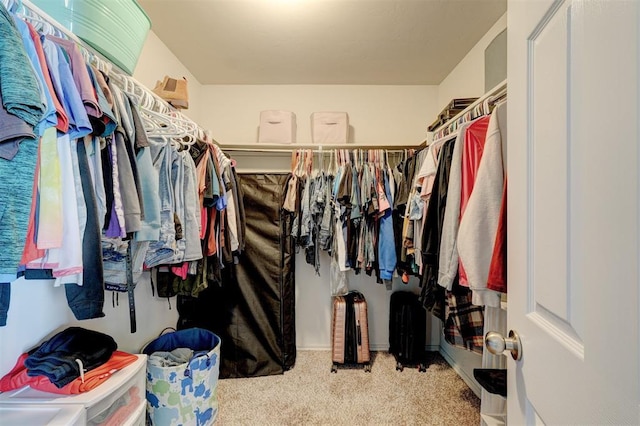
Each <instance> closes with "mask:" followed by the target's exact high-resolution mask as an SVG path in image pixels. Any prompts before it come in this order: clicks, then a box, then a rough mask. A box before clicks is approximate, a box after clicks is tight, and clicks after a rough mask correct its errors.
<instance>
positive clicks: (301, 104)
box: [200, 85, 438, 145]
mask: <svg viewBox="0 0 640 426" xmlns="http://www.w3.org/2000/svg"><path fill="white" fill-rule="evenodd" d="M437 90H438V89H437V87H436V86H349V85H343V86H334V85H255V86H252V85H225V86H218V85H209V86H204V87H203V91H202V95H201V98H200V101H201V103H202V105H201V106H202V113H201V114H200V122H201V124H202V125H203V126H204V127H206V128H208V129H210V130H211V131H212V133H213V137H214V139H216V140H217V141H218V142H220V143H221V144H253V143H256V142H257V140H258V124H259V120H260V111H263V110H272V109H280V110H287V111H293V112H294V113H295V114H296V121H297V128H298V131H297V143H299V144H309V143H311V126H310V116H311V113H312V112H316V111H346V112H347V113H348V114H349V123H350V125H351V126H352V132H351V138H350V139H351V142H353V143H356V144H360V145H418V144H420V142H421V141H422V140H424V139H425V138H426V129H427V125H428V123H427V121H428V120H429V117H434V116H435V115H436V114H437Z"/></svg>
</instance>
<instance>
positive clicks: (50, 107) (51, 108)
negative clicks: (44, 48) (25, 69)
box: [13, 16, 58, 136]
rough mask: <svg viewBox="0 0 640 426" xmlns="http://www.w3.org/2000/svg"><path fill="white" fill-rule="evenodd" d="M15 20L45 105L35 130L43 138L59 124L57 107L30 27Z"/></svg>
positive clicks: (17, 19)
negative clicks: (45, 133)
mask: <svg viewBox="0 0 640 426" xmlns="http://www.w3.org/2000/svg"><path fill="white" fill-rule="evenodd" d="M13 20H14V22H15V23H16V27H17V28H18V31H20V35H21V36H22V43H23V44H24V47H25V50H26V51H27V56H28V57H29V61H30V62H31V66H32V67H33V71H34V72H35V75H36V80H37V81H38V86H40V95H41V97H42V103H43V104H44V105H45V113H44V116H43V117H42V120H40V122H39V123H38V124H37V125H36V127H35V129H34V131H35V133H36V135H38V136H42V134H43V133H44V131H45V129H47V128H49V127H55V126H56V125H57V124H58V116H57V115H56V106H55V104H54V103H53V98H52V97H51V93H49V88H48V87H47V83H46V81H45V79H44V75H43V74H42V66H41V65H40V60H39V59H38V53H37V52H36V47H35V45H34V44H33V39H32V38H31V33H30V32H29V26H28V25H27V24H26V22H24V21H23V20H22V19H20V18H18V17H16V16H13Z"/></svg>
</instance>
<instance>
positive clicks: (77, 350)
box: [24, 327, 118, 388]
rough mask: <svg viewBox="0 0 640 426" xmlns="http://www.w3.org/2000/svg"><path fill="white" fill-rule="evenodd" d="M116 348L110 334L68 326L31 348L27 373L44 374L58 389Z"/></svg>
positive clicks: (109, 355) (106, 356)
mask: <svg viewBox="0 0 640 426" xmlns="http://www.w3.org/2000/svg"><path fill="white" fill-rule="evenodd" d="M117 347H118V345H117V344H116V342H115V341H114V340H113V338H112V337H111V336H109V335H106V334H104V333H100V332H98V331H93V330H87V329H84V328H81V327H69V328H67V329H65V330H63V331H61V332H60V333H58V334H56V335H55V336H53V337H52V338H51V339H49V340H48V341H46V342H44V343H43V344H41V345H40V346H39V347H38V348H36V349H35V350H32V351H30V352H29V356H28V357H27V358H26V359H25V361H24V365H25V366H26V367H27V374H28V375H29V376H46V377H47V378H48V379H49V380H50V381H51V383H53V384H54V385H56V386H57V387H59V388H61V387H63V386H65V385H67V384H69V383H71V382H72V381H74V380H75V379H77V378H78V377H80V376H81V375H84V373H85V372H87V371H91V370H93V369H95V368H96V367H99V366H101V365H102V364H104V363H105V362H107V361H108V360H109V358H111V355H112V354H113V352H114V351H115V350H116V348H117ZM81 369H82V371H81Z"/></svg>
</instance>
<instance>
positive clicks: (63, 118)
mask: <svg viewBox="0 0 640 426" xmlns="http://www.w3.org/2000/svg"><path fill="white" fill-rule="evenodd" d="M25 22H26V21H25ZM26 24H27V27H29V35H30V36H31V38H32V39H33V44H34V46H35V49H36V54H37V55H38V62H39V63H40V68H42V75H43V76H44V81H45V83H46V84H47V88H48V89H49V92H50V93H51V99H53V105H54V106H55V107H56V116H57V118H58V124H57V125H56V129H58V130H60V131H61V132H62V133H67V132H68V131H69V117H68V116H67V112H66V111H65V110H64V107H63V106H62V104H61V103H60V100H59V99H58V95H57V94H56V91H55V90H54V88H53V82H52V81H51V75H50V74H49V66H48V65H47V59H46V57H45V56H44V50H43V49H42V42H41V41H40V34H38V32H37V31H36V30H35V28H33V25H31V24H30V23H29V22H26Z"/></svg>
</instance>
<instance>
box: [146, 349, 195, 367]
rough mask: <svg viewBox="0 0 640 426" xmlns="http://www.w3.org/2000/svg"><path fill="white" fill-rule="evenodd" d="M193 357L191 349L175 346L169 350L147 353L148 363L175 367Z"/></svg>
mask: <svg viewBox="0 0 640 426" xmlns="http://www.w3.org/2000/svg"><path fill="white" fill-rule="evenodd" d="M192 357H193V350H192V349H189V348H176V349H174V350H172V351H171V352H165V351H157V352H154V353H152V354H151V355H149V364H150V365H156V366H158V367H175V366H177V365H182V364H186V363H187V362H189V361H190V360H191V358H192Z"/></svg>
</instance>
